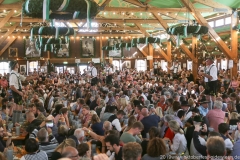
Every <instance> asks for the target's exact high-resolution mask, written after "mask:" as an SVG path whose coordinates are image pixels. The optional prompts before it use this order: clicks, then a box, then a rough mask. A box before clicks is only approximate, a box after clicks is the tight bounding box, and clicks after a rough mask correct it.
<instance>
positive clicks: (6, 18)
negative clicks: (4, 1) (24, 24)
mask: <svg viewBox="0 0 240 160" xmlns="http://www.w3.org/2000/svg"><path fill="white" fill-rule="evenodd" d="M0 6H1V5H0ZM13 15H14V10H11V11H10V12H9V13H8V14H7V16H6V17H4V18H3V19H2V20H1V22H0V28H2V27H3V26H4V25H5V23H7V22H8V21H9V19H10V18H11V17H12V16H13Z"/></svg>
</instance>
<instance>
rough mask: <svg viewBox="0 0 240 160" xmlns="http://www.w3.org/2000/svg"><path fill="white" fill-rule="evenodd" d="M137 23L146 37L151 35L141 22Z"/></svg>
mask: <svg viewBox="0 0 240 160" xmlns="http://www.w3.org/2000/svg"><path fill="white" fill-rule="evenodd" d="M135 25H136V26H137V27H138V28H139V30H140V31H141V32H142V34H143V35H145V36H146V37H150V34H149V33H148V32H147V31H146V29H145V28H143V27H142V25H141V24H139V23H135Z"/></svg>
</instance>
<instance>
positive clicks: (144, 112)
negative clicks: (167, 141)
mask: <svg viewBox="0 0 240 160" xmlns="http://www.w3.org/2000/svg"><path fill="white" fill-rule="evenodd" d="M141 113H142V115H143V116H144V117H146V116H148V109H147V108H143V109H142V110H141Z"/></svg>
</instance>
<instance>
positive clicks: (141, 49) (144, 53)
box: [136, 45, 148, 57]
mask: <svg viewBox="0 0 240 160" xmlns="http://www.w3.org/2000/svg"><path fill="white" fill-rule="evenodd" d="M146 46H147V45H145V46H144V47H143V48H140V47H136V48H137V50H138V51H139V52H141V53H142V54H143V55H144V56H145V57H147V56H148V54H147V53H146V52H145V51H144V50H143V49H144V48H145V47H146Z"/></svg>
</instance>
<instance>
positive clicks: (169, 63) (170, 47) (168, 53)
mask: <svg viewBox="0 0 240 160" xmlns="http://www.w3.org/2000/svg"><path fill="white" fill-rule="evenodd" d="M167 56H168V58H169V61H168V67H169V68H170V67H171V66H172V43H171V41H167ZM168 72H170V70H168Z"/></svg>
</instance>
